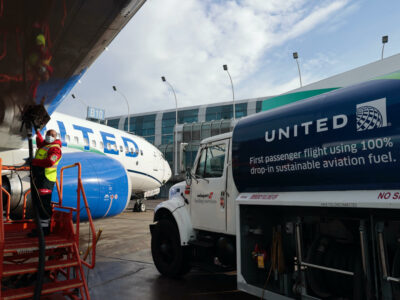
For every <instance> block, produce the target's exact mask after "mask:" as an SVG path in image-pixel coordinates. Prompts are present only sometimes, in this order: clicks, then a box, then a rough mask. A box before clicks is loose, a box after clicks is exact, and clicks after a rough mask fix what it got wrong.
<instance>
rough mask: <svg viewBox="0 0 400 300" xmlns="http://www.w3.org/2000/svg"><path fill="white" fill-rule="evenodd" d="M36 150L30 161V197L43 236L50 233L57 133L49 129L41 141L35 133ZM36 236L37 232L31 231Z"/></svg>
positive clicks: (57, 157)
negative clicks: (31, 186)
mask: <svg viewBox="0 0 400 300" xmlns="http://www.w3.org/2000/svg"><path fill="white" fill-rule="evenodd" d="M36 145H37V150H36V154H35V158H34V159H33V160H32V175H33V184H34V187H33V188H32V197H33V201H34V202H33V203H34V205H36V207H37V209H38V211H39V216H40V223H41V225H42V228H43V232H44V234H45V235H48V234H49V233H50V218H51V215H52V207H51V193H52V191H53V187H54V183H55V182H56V179H57V165H58V163H59V161H60V160H61V156H62V152H61V141H60V140H59V139H57V132H56V131H55V130H53V129H50V130H48V131H47V132H46V136H45V139H44V140H43V137H42V135H41V134H40V131H39V130H37V131H36ZM30 235H31V236H36V235H37V231H32V232H31V233H30Z"/></svg>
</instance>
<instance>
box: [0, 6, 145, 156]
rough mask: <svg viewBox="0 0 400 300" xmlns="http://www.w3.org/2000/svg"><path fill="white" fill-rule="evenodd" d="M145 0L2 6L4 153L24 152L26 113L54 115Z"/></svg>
mask: <svg viewBox="0 0 400 300" xmlns="http://www.w3.org/2000/svg"><path fill="white" fill-rule="evenodd" d="M144 2H145V0H114V1H110V0H86V1H81V0H57V1H54V0H36V1H26V0H13V1H4V3H3V2H2V5H1V6H0V45H1V46H0V150H5V149H16V148H19V147H20V146H21V144H22V142H23V140H24V138H25V136H24V130H22V131H21V128H22V117H21V116H22V114H23V112H25V111H26V109H27V107H29V106H31V105H34V104H39V103H41V102H43V104H44V106H45V107H46V108H47V111H48V113H49V114H51V113H52V112H53V111H54V110H55V109H56V108H57V106H58V105H59V104H60V103H61V101H62V100H63V98H64V96H65V95H66V94H67V93H68V92H69V91H70V90H71V89H72V87H73V86H74V85H75V84H76V82H77V81H78V80H79V78H80V77H81V76H82V75H83V74H84V73H85V71H86V70H87V68H88V67H89V66H90V65H91V64H92V63H93V62H94V60H95V59H96V58H97V57H98V56H99V55H100V53H101V52H102V51H104V49H105V47H106V46H108V44H109V43H110V42H111V41H112V40H113V39H114V37H115V36H116V35H117V34H118V32H119V31H120V30H121V29H122V28H123V27H124V26H125V24H126V23H127V22H128V21H129V20H130V19H131V18H132V16H133V15H134V14H135V13H136V12H137V11H138V10H139V9H140V7H141V6H142V5H143V4H144Z"/></svg>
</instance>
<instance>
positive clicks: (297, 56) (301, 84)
mask: <svg viewBox="0 0 400 300" xmlns="http://www.w3.org/2000/svg"><path fill="white" fill-rule="evenodd" d="M293 58H294V59H295V60H296V63H297V69H298V70H299V78H300V87H302V86H303V83H302V82H301V73H300V66H299V61H298V60H297V59H298V58H299V55H298V53H297V52H293Z"/></svg>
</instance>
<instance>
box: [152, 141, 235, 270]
mask: <svg viewBox="0 0 400 300" xmlns="http://www.w3.org/2000/svg"><path fill="white" fill-rule="evenodd" d="M231 148H232V133H225V134H221V135H217V136H213V137H210V138H207V139H205V140H203V141H202V142H201V145H200V148H199V151H198V153H197V157H196V160H195V163H194V166H193V168H192V170H188V172H187V179H186V182H180V183H178V184H176V185H174V186H173V187H172V188H171V190H170V198H169V199H168V200H167V201H164V202H162V203H160V204H159V205H158V206H157V207H156V208H155V211H154V222H157V223H156V224H152V225H150V229H151V233H152V245H151V246H152V255H153V259H154V263H155V265H156V267H157V269H158V270H159V271H160V273H161V274H164V275H167V276H179V275H183V274H184V273H186V272H187V271H188V270H189V268H190V265H192V264H193V263H196V264H198V263H200V264H203V263H204V264H209V265H215V264H216V265H219V266H231V267H233V266H234V265H235V262H236V258H235V256H236V253H235V231H236V221H235V220H236V218H235V199H236V197H237V195H238V191H237V189H236V186H235V184H234V182H233V177H232V168H231V166H232V158H231V157H232V156H231V153H232V149H231Z"/></svg>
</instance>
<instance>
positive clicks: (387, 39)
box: [381, 35, 389, 59]
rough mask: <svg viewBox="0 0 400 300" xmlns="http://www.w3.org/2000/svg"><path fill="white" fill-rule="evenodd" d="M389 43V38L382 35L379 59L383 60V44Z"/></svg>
mask: <svg viewBox="0 0 400 300" xmlns="http://www.w3.org/2000/svg"><path fill="white" fill-rule="evenodd" d="M387 42H389V37H388V36H387V35H384V36H383V37H382V55H381V59H383V49H385V44H386V43H387Z"/></svg>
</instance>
